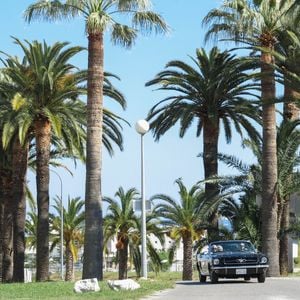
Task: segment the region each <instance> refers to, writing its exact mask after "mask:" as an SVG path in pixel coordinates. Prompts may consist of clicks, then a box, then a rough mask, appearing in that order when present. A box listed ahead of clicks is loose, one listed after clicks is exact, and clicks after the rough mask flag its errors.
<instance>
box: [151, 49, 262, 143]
mask: <svg viewBox="0 0 300 300" xmlns="http://www.w3.org/2000/svg"><path fill="white" fill-rule="evenodd" d="M191 59H192V62H193V64H194V65H193V66H191V65H189V64H187V63H185V62H183V61H178V60H174V61H170V62H169V63H168V64H167V65H166V68H165V70H164V71H162V72H160V73H158V74H157V75H156V77H155V78H154V79H153V80H151V81H149V82H147V83H146V86H152V85H158V86H159V87H158V90H163V91H167V92H168V93H169V94H170V95H169V96H168V97H166V98H165V99H163V100H161V101H159V102H158V103H157V104H156V105H155V106H153V107H152V109H151V110H150V112H149V114H148V119H149V120H150V121H151V128H152V130H153V134H154V136H155V138H156V139H157V140H158V139H159V138H160V136H161V135H163V134H164V133H165V132H166V131H168V130H169V129H170V128H171V127H173V126H174V125H175V124H176V123H177V122H179V124H180V129H179V135H180V137H183V136H184V135H185V133H186V131H187V130H188V129H189V128H190V127H191V125H192V124H193V123H194V121H195V122H196V136H199V135H200V134H201V132H202V128H203V122H204V120H205V119H210V120H211V122H212V123H213V124H216V127H217V128H218V125H217V124H219V120H221V121H222V123H223V127H224V131H225V134H226V139H227V141H228V142H229V141H230V140H231V137H232V126H233V127H234V128H235V130H236V131H237V132H238V133H239V134H241V135H243V132H242V128H245V129H246V130H247V131H248V134H249V135H250V136H251V138H254V139H257V132H256V130H255V128H254V126H253V125H252V124H251V122H250V119H254V120H255V121H257V122H259V120H260V115H259V113H258V110H257V107H256V108H255V106H254V102H251V101H250V100H249V99H247V98H253V97H256V96H255V92H254V91H255V90H257V89H258V86H257V84H256V83H255V82H253V81H250V79H251V78H250V77H249V75H248V72H247V71H248V70H249V69H250V68H252V67H253V63H252V62H251V61H250V60H247V59H240V58H237V57H236V56H235V55H234V54H232V53H230V52H229V51H224V52H220V51H219V50H218V48H217V47H214V48H213V49H212V50H211V51H210V52H209V53H206V52H205V50H204V49H197V50H196V58H193V57H191Z"/></svg>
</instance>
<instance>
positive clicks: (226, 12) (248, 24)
mask: <svg viewBox="0 0 300 300" xmlns="http://www.w3.org/2000/svg"><path fill="white" fill-rule="evenodd" d="M293 2H294V1H293V0H287V1H277V0H228V1H223V4H222V5H221V6H220V7H219V8H216V9H212V10H211V11H210V12H209V13H208V14H207V15H206V17H205V18H204V19H203V25H206V26H208V31H207V33H206V37H205V40H206V41H207V40H209V39H210V38H212V37H215V38H216V37H217V36H218V37H219V38H221V39H229V40H233V41H235V42H243V43H246V44H249V45H252V46H253V45H254V46H258V45H260V46H262V45H263V46H269V45H273V44H275V43H276V37H277V34H278V32H279V31H282V30H283V28H284V24H285V18H288V15H289V14H290V13H292V12H291V10H290V8H291V6H292V4H293Z"/></svg>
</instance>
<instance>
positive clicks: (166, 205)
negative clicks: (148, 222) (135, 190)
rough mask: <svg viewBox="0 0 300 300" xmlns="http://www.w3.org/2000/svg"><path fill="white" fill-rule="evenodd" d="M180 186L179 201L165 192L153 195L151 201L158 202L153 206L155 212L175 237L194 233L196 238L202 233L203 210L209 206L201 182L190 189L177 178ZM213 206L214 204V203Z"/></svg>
mask: <svg viewBox="0 0 300 300" xmlns="http://www.w3.org/2000/svg"><path fill="white" fill-rule="evenodd" d="M176 184H177V185H178V188H179V191H178V193H179V201H176V200H175V199H173V198H171V197H169V196H168V195H164V194H157V195H154V196H153V197H151V201H154V202H157V204H156V205H155V206H154V208H153V213H154V214H155V215H156V216H158V217H159V218H160V221H161V224H162V225H163V226H166V230H171V235H172V237H173V238H175V239H178V238H180V237H184V236H185V235H189V234H192V236H193V237H194V238H199V235H200V234H201V233H202V228H201V226H200V225H201V224H203V223H204V220H201V217H200V216H201V212H202V213H203V211H202V210H203V208H204V207H205V210H206V209H208V207H206V206H205V193H204V191H203V189H202V187H201V185H200V184H199V183H197V184H195V185H193V186H192V187H191V189H190V190H188V189H187V188H186V187H185V185H184V184H183V181H182V179H177V180H176ZM212 206H213V205H212Z"/></svg>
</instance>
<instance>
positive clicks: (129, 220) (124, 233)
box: [103, 187, 138, 279]
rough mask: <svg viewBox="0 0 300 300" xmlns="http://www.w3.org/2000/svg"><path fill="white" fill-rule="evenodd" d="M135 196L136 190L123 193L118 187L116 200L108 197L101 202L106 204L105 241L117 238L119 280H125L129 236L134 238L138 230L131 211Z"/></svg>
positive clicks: (136, 194)
mask: <svg viewBox="0 0 300 300" xmlns="http://www.w3.org/2000/svg"><path fill="white" fill-rule="evenodd" d="M137 196H138V191H137V190H136V189H134V188H131V189H129V190H128V191H127V192H125V191H124V189H123V188H122V187H120V188H119V189H118V191H117V192H116V194H115V197H116V198H117V199H118V200H116V199H112V198H109V197H104V198H103V201H105V202H107V203H108V213H107V215H106V216H105V218H104V225H105V226H104V228H105V231H104V232H105V240H108V239H110V238H114V237H116V238H117V244H116V248H117V250H118V257H119V279H125V278H127V262H128V250H129V241H130V239H131V237H130V236H131V235H135V236H136V229H137V228H138V218H137V216H136V215H135V214H134V211H133V201H134V200H135V199H136V198H137Z"/></svg>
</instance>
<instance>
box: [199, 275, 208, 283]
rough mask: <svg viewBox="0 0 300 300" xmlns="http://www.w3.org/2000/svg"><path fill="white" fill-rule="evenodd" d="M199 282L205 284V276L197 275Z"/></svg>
mask: <svg viewBox="0 0 300 300" xmlns="http://www.w3.org/2000/svg"><path fill="white" fill-rule="evenodd" d="M199 279H200V282H206V276H204V275H201V274H199Z"/></svg>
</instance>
